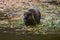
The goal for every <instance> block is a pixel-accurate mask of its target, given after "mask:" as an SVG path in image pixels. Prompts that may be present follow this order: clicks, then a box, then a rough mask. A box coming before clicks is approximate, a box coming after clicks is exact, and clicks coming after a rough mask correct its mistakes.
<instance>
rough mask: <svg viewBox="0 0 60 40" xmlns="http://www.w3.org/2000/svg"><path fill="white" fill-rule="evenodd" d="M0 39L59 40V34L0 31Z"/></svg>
mask: <svg viewBox="0 0 60 40" xmlns="http://www.w3.org/2000/svg"><path fill="white" fill-rule="evenodd" d="M0 40H60V34H44V35H43V34H39V35H37V34H18V35H17V34H16V33H0Z"/></svg>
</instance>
